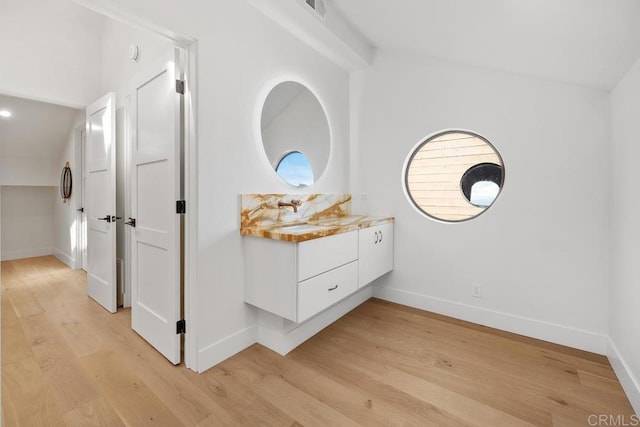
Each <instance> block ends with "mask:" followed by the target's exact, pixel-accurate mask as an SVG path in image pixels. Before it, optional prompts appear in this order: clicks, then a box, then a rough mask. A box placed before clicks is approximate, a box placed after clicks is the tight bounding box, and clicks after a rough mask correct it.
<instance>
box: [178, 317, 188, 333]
mask: <svg viewBox="0 0 640 427" xmlns="http://www.w3.org/2000/svg"><path fill="white" fill-rule="evenodd" d="M186 332H187V323H186V322H185V321H184V319H181V320H178V321H177V322H176V334H184V333H186Z"/></svg>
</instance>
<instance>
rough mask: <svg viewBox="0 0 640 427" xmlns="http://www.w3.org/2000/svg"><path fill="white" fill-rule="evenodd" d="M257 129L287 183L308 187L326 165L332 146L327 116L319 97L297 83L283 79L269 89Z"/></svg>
mask: <svg viewBox="0 0 640 427" xmlns="http://www.w3.org/2000/svg"><path fill="white" fill-rule="evenodd" d="M260 131H261V135H262V144H263V146H264V151H265V153H266V154H267V158H268V159H269V162H270V163H271V165H272V166H273V169H274V170H275V171H276V173H277V174H278V176H280V178H281V179H282V180H283V181H285V182H286V183H288V184H290V185H292V186H294V187H307V186H309V185H311V184H313V182H314V181H315V179H317V178H318V177H319V176H320V175H322V172H323V171H324V169H325V168H326V167H327V162H328V161H329V150H330V145H331V136H330V131H329V123H328V121H327V116H326V115H325V112H324V109H323V108H322V105H320V102H319V101H318V98H316V96H315V95H314V94H313V93H312V92H311V91H310V90H309V89H308V88H307V87H305V86H303V85H301V84H300V83H297V82H283V83H280V84H278V85H277V86H275V87H274V88H273V89H272V90H271V92H269V95H268V96H267V99H266V100H265V102H264V106H263V107H262V115H261V118H260ZM314 178H315V179H314Z"/></svg>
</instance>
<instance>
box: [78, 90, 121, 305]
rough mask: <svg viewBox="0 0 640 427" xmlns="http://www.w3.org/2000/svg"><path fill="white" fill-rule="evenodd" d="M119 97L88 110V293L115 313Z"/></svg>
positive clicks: (112, 96) (107, 97)
mask: <svg viewBox="0 0 640 427" xmlns="http://www.w3.org/2000/svg"><path fill="white" fill-rule="evenodd" d="M115 102H116V97H115V94H114V93H109V94H107V95H105V96H103V97H102V98H100V99H99V100H97V101H96V102H94V103H93V104H91V105H90V106H89V107H87V113H86V114H87V119H86V123H87V130H86V145H85V147H86V174H87V186H86V187H85V196H86V206H85V208H86V218H87V266H86V267H85V268H86V270H87V293H88V295H89V296H90V297H91V298H93V299H94V300H96V301H97V302H98V303H99V304H100V305H102V306H103V307H104V308H105V309H107V310H108V311H110V312H111V313H115V312H116V260H115V256H116V224H115V212H116V153H115V150H116V144H115V138H116V135H115V126H116V121H115V110H116V105H115Z"/></svg>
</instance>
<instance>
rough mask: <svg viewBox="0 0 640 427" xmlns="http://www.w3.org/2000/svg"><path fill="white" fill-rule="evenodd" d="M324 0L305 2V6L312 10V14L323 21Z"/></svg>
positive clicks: (308, 0)
mask: <svg viewBox="0 0 640 427" xmlns="http://www.w3.org/2000/svg"><path fill="white" fill-rule="evenodd" d="M325 1H326V0H305V2H306V3H307V5H308V6H309V7H310V8H311V9H313V10H314V12H315V13H316V14H317V15H318V17H320V18H321V19H324V15H325V14H326V12H327V7H326V3H325Z"/></svg>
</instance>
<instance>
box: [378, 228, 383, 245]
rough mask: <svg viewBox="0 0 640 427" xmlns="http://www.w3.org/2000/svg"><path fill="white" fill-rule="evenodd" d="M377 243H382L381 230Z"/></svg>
mask: <svg viewBox="0 0 640 427" xmlns="http://www.w3.org/2000/svg"><path fill="white" fill-rule="evenodd" d="M378 243H382V230H381V231H380V241H379V242H378Z"/></svg>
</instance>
